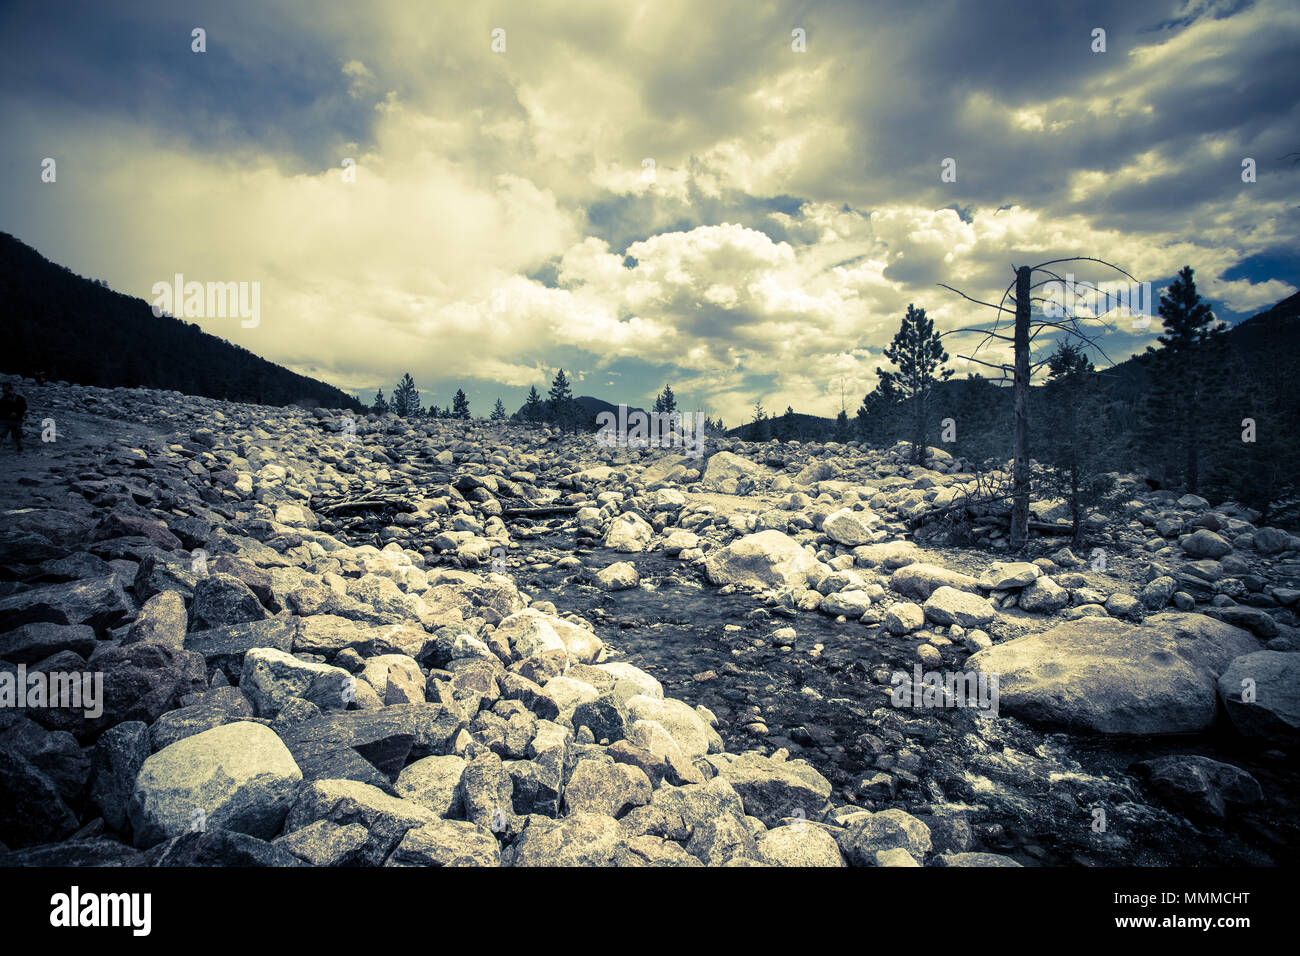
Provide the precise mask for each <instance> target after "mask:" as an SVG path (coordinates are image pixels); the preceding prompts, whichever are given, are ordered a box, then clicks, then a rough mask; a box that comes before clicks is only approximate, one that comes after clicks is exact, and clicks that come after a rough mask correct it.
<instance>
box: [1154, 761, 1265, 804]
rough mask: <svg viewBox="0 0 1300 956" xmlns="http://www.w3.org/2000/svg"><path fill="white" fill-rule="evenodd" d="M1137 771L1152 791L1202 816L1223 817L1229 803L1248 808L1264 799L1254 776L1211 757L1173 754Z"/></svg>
mask: <svg viewBox="0 0 1300 956" xmlns="http://www.w3.org/2000/svg"><path fill="white" fill-rule="evenodd" d="M1138 771H1139V772H1140V773H1142V774H1143V776H1144V777H1146V779H1147V785H1148V786H1149V787H1150V788H1151V790H1153V791H1155V792H1156V793H1158V794H1160V795H1161V796H1162V797H1164V798H1165V799H1166V800H1167V801H1169V802H1170V803H1172V804H1174V805H1176V806H1178V807H1179V808H1181V809H1186V810H1188V811H1190V812H1192V813H1194V814H1197V815H1199V816H1206V817H1214V818H1217V819H1223V817H1225V816H1226V815H1227V812H1228V808H1229V807H1230V806H1232V807H1249V806H1252V805H1254V804H1256V803H1259V802H1260V801H1261V800H1263V799H1264V791H1263V790H1262V789H1261V788H1260V785H1259V781H1257V780H1256V779H1255V778H1254V777H1252V776H1251V775H1250V774H1248V773H1246V771H1244V770H1242V769H1241V768H1239V767H1234V766H1232V764H1227V763H1222V762H1220V761H1218V760H1212V759H1210V758H1209V757H1200V756H1193V755H1185V754H1172V755H1170V756H1167V757H1157V758H1156V759H1154V760H1146V761H1143V762H1142V763H1140V764H1138Z"/></svg>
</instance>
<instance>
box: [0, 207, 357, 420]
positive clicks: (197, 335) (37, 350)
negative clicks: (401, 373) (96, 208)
mask: <svg viewBox="0 0 1300 956" xmlns="http://www.w3.org/2000/svg"><path fill="white" fill-rule="evenodd" d="M0 316H2V317H3V318H2V319H0V324H2V325H3V328H4V337H3V340H0V341H3V347H2V348H0V370H2V371H4V372H9V373H16V374H19V375H25V376H32V375H35V374H36V373H38V372H44V373H45V375H46V377H47V378H49V379H50V380H51V381H58V380H64V381H69V382H77V383H79V384H82V385H98V386H102V387H106V388H114V387H118V386H124V387H126V388H141V387H143V388H160V389H174V390H176V391H178V392H185V393H187V394H190V395H203V396H206V397H208V398H220V399H226V400H230V401H240V402H256V403H258V404H262V405H289V404H293V403H296V402H303V403H306V404H317V405H324V406H327V407H330V408H351V409H354V410H358V409H360V407H361V406H360V405H359V404H358V403H357V402H356V400H355V399H353V398H352V397H351V396H350V395H348V394H347V393H345V392H343V391H340V390H339V389H337V388H335V387H334V386H332V385H327V384H326V383H324V382H320V381H317V380H316V379H313V378H308V377H307V376H305V375H299V374H298V373H297V372H291V371H289V369H287V368H283V367H282V366H279V365H276V364H275V363H273V362H268V361H267V360H266V359H263V358H260V357H259V356H257V355H254V354H253V353H252V352H250V351H248V350H247V349H245V348H242V347H240V346H238V345H232V344H231V343H229V342H227V341H225V340H224V339H220V338H218V337H217V336H215V335H210V334H208V333H207V332H204V331H203V330H202V329H200V328H199V327H198V326H197V325H195V324H193V323H190V322H184V321H182V320H180V319H175V318H172V317H170V316H166V315H164V316H155V315H154V314H153V309H152V308H151V307H150V305H149V303H148V302H145V301H144V300H143V299H137V298H134V297H133V296H128V295H122V294H121V293H118V292H114V291H112V290H111V289H109V288H107V287H106V286H104V285H103V284H101V283H99V282H95V281H92V280H90V279H85V278H82V277H81V276H78V275H76V274H74V273H73V272H72V271H70V270H69V269H67V268H65V267H63V266H60V265H57V264H55V263H53V262H50V261H49V260H48V259H46V258H45V257H43V256H42V255H41V254H40V253H39V252H37V251H36V250H35V249H32V248H31V247H30V246H27V245H25V244H24V243H23V242H21V241H19V240H18V239H16V238H14V237H13V236H11V235H9V234H8V233H0Z"/></svg>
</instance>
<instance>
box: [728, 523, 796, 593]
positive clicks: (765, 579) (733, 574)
mask: <svg viewBox="0 0 1300 956" xmlns="http://www.w3.org/2000/svg"><path fill="white" fill-rule="evenodd" d="M816 566H817V559H816V558H815V557H813V556H812V555H811V554H809V553H808V552H807V551H805V550H804V548H803V546H802V545H800V544H799V542H797V541H795V540H794V538H791V537H790V536H789V535H786V534H783V533H781V532H780V531H760V532H758V533H757V534H750V535H746V536H745V537H743V538H741V539H740V540H738V541H733V542H731V543H730V544H728V545H727V546H726V547H723V548H715V549H714V550H713V551H710V552H709V555H708V557H707V558H706V559H705V562H704V571H705V574H707V575H708V578H709V580H710V581H711V582H712V583H714V584H741V585H745V586H748V587H753V588H764V589H766V588H796V587H803V586H804V585H805V584H806V583H807V580H808V572H809V571H811V570H812V569H813V568H814V567H816Z"/></svg>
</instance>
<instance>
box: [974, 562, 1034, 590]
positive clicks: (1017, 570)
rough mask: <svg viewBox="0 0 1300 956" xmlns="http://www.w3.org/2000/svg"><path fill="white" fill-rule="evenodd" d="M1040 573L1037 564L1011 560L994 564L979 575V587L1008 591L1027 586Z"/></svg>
mask: <svg viewBox="0 0 1300 956" xmlns="http://www.w3.org/2000/svg"><path fill="white" fill-rule="evenodd" d="M1040 574H1042V571H1040V570H1039V568H1038V565H1036V564H1030V563H1029V562H1028V561H1013V562H1011V563H1010V564H995V565H993V566H992V567H990V568H989V569H988V570H986V571H985V572H984V573H983V574H982V575H980V581H979V584H980V587H982V588H987V589H988V590H990V591H1008V590H1011V589H1012V588H1023V587H1028V586H1029V585H1031V584H1033V583H1034V582H1035V581H1036V580H1038V576H1039V575H1040Z"/></svg>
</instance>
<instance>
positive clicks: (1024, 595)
mask: <svg viewBox="0 0 1300 956" xmlns="http://www.w3.org/2000/svg"><path fill="white" fill-rule="evenodd" d="M1069 603H1070V592H1069V591H1067V590H1066V589H1065V588H1063V587H1061V586H1060V585H1059V584H1057V583H1056V582H1055V581H1053V580H1052V579H1051V578H1049V577H1048V576H1047V575H1043V576H1042V577H1040V578H1038V579H1036V580H1035V581H1034V582H1033V583H1032V584H1030V585H1029V586H1028V587H1027V588H1025V589H1024V590H1022V591H1021V592H1020V608H1021V610H1024V611H1032V612H1035V613H1038V614H1051V613H1052V612H1053V611H1059V610H1060V609H1061V608H1063V607H1065V606H1066V605H1067V604H1069Z"/></svg>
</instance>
